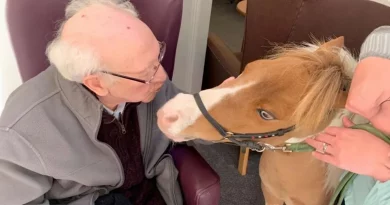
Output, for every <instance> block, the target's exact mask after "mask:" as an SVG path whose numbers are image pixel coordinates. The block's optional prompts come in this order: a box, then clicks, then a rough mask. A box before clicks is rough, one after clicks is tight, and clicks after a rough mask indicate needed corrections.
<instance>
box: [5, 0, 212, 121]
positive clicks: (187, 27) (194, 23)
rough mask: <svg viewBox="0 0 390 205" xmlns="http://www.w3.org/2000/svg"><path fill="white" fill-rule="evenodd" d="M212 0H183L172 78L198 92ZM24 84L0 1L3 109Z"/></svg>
mask: <svg viewBox="0 0 390 205" xmlns="http://www.w3.org/2000/svg"><path fill="white" fill-rule="evenodd" d="M211 4H212V0H184V6H183V8H184V11H183V21H182V27H181V33H180V36H179V44H178V48H177V57H176V62H175V72H174V74H173V80H172V81H173V82H174V84H175V85H177V86H178V87H179V88H181V89H182V90H184V91H186V92H192V93H193V92H198V91H199V90H200V88H201V84H202V76H203V65H204V58H205V50H206V43H207V42H206V41H207V35H208V28H209V20H210V14H211ZM20 84H21V78H20V75H19V72H18V69H17V64H16V60H15V57H14V55H13V51H12V47H11V43H10V40H9V34H8V31H7V25H6V19H5V0H3V1H0V113H1V112H2V110H3V107H4V104H5V101H6V99H7V97H8V95H9V94H10V93H11V92H12V91H13V90H14V89H15V88H16V87H17V86H19V85H20Z"/></svg>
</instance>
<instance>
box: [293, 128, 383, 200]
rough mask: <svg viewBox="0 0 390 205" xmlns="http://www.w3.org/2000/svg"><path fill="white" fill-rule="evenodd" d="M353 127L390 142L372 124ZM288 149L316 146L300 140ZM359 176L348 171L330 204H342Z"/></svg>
mask: <svg viewBox="0 0 390 205" xmlns="http://www.w3.org/2000/svg"><path fill="white" fill-rule="evenodd" d="M351 128H352V129H362V130H365V131H367V132H369V133H371V134H373V135H375V136H377V137H379V138H380V139H382V140H383V141H385V142H387V143H388V144H390V137H389V136H387V135H386V134H384V133H383V132H381V131H379V130H377V129H376V128H375V127H373V126H372V125H371V124H361V125H354V126H352V127H351ZM286 150H287V151H291V152H313V151H315V148H314V147H312V146H310V145H309V144H306V143H305V142H299V143H292V144H288V145H287V148H286ZM357 176H358V174H355V173H353V172H347V173H346V174H345V176H344V177H343V178H342V179H341V181H340V183H339V185H338V186H337V188H336V190H335V193H334V194H333V196H332V198H331V200H330V202H329V205H341V203H342V201H343V199H344V197H345V193H346V191H347V190H348V187H349V186H350V185H351V184H352V182H353V180H354V179H355V178H356V177H357Z"/></svg>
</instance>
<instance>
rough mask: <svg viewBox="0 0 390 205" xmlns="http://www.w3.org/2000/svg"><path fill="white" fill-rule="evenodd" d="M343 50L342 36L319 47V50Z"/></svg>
mask: <svg viewBox="0 0 390 205" xmlns="http://www.w3.org/2000/svg"><path fill="white" fill-rule="evenodd" d="M334 47H336V48H343V47H344V36H340V37H338V38H335V39H332V40H330V41H327V42H325V43H324V44H322V45H321V46H320V48H328V49H329V48H334Z"/></svg>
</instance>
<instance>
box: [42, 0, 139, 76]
mask: <svg viewBox="0 0 390 205" xmlns="http://www.w3.org/2000/svg"><path fill="white" fill-rule="evenodd" d="M95 4H102V5H107V6H111V7H114V8H118V9H120V10H122V11H125V12H128V13H129V14H131V15H132V16H135V17H137V18H138V12H137V10H136V9H135V7H134V6H133V4H132V3H130V1H129V0H71V1H70V2H69V3H68V5H67V6H66V10H65V19H64V21H63V22H62V23H61V25H60V28H59V30H58V31H57V34H56V36H55V38H54V40H53V41H52V42H50V43H49V45H48V46H47V48H46V55H47V57H48V59H49V62H50V63H51V64H52V65H54V66H55V67H56V68H57V69H58V71H59V73H61V75H62V76H63V77H64V78H66V79H68V80H70V81H75V82H79V83H81V82H82V80H83V78H84V77H85V76H87V75H90V74H93V73H97V72H99V71H101V70H102V69H103V65H102V63H101V61H100V58H99V55H98V54H97V53H96V52H95V51H94V50H93V49H92V48H85V47H84V48H81V47H79V46H77V45H71V44H69V43H67V42H65V41H63V40H61V33H62V29H63V26H64V24H65V23H66V21H67V20H69V19H70V18H71V17H72V16H74V15H75V14H76V13H78V12H79V11H81V10H82V9H84V8H86V7H89V6H91V5H95Z"/></svg>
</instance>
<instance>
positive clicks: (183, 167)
mask: <svg viewBox="0 0 390 205" xmlns="http://www.w3.org/2000/svg"><path fill="white" fill-rule="evenodd" d="M67 2H68V0H34V1H26V0H7V8H6V9H7V21H8V28H9V31H10V36H11V42H12V45H13V49H14V52H15V56H16V60H17V63H18V67H19V71H20V73H21V76H22V80H23V81H27V80H28V79H30V78H32V77H34V76H35V75H37V74H38V73H40V72H42V71H43V70H45V69H46V68H47V67H48V66H49V62H48V60H47V59H46V56H45V47H46V45H47V43H48V42H49V41H51V40H52V39H53V36H54V32H55V31H56V28H57V27H56V26H57V22H58V21H59V20H61V19H62V18H63V16H64V8H65V5H66V3H67ZM132 2H133V3H134V5H135V6H136V8H137V9H138V11H139V13H140V17H141V19H142V20H143V21H144V22H145V23H146V24H147V25H148V26H149V27H150V28H151V29H152V31H153V32H154V33H155V35H156V37H157V39H158V40H160V41H165V42H166V44H167V51H166V54H165V57H164V60H163V62H162V65H163V66H164V68H165V69H166V71H167V73H168V75H169V78H170V79H171V78H172V74H173V69H174V61H175V53H176V46H177V41H178V37H179V31H180V23H181V15H182V7H183V2H182V0H132ZM171 155H172V156H173V159H174V161H175V165H176V167H177V169H178V170H179V181H180V185H181V188H182V192H183V197H184V201H185V204H187V205H203V204H205V205H206V204H207V205H216V204H219V199H220V183H219V176H218V174H217V173H216V172H215V171H214V170H213V169H212V168H211V167H210V166H209V164H208V163H207V162H206V161H205V160H204V159H203V158H202V157H201V155H200V154H199V153H198V152H197V151H196V150H195V149H194V148H193V147H189V146H187V145H176V146H175V147H174V148H173V149H172V150H171Z"/></svg>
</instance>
